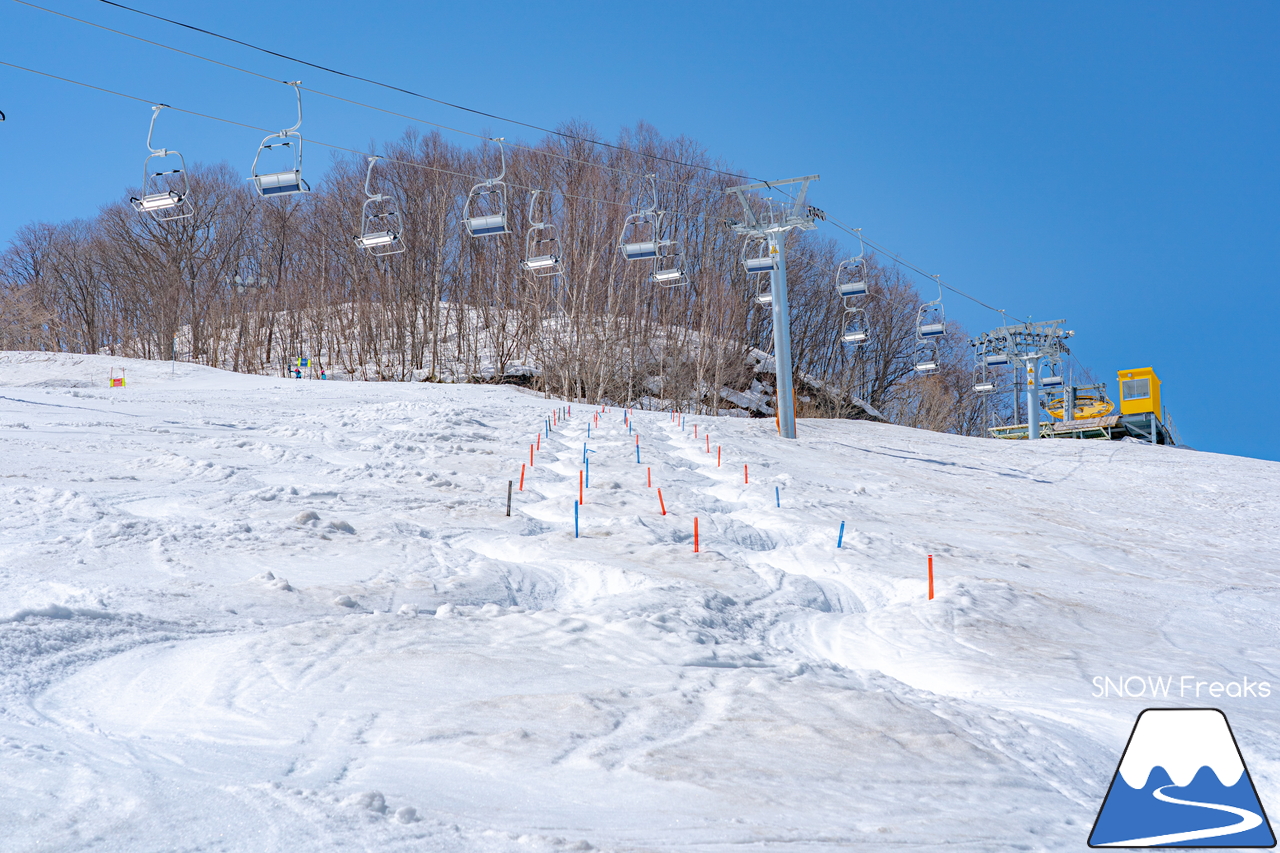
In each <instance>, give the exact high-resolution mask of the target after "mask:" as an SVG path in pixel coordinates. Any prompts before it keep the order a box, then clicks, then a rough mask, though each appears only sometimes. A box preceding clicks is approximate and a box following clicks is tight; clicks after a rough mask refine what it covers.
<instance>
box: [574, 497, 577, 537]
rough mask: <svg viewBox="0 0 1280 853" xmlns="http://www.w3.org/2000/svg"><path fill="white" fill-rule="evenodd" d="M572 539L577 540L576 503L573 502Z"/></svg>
mask: <svg viewBox="0 0 1280 853" xmlns="http://www.w3.org/2000/svg"><path fill="white" fill-rule="evenodd" d="M573 538H574V539H577V538H578V502H577V501H574V502H573Z"/></svg>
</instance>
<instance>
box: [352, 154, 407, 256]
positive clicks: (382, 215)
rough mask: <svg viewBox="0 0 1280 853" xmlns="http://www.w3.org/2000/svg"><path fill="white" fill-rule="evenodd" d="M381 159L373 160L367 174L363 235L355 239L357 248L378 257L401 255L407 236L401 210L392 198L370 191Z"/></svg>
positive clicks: (361, 210) (361, 224) (362, 214)
mask: <svg viewBox="0 0 1280 853" xmlns="http://www.w3.org/2000/svg"><path fill="white" fill-rule="evenodd" d="M381 159H382V158H381V157H370V158H369V169H368V171H366V172H365V174H364V194H365V200H364V205H363V206H362V207H361V208H360V233H359V234H357V235H356V237H355V241H356V245H357V246H359V247H360V248H361V249H364V250H365V251H366V252H368V253H369V254H370V255H373V256H374V257H382V256H383V255H398V254H400V253H401V252H403V251H404V243H403V242H402V241H401V239H400V236H401V234H403V233H404V224H403V222H402V220H401V219H400V211H399V210H397V209H396V208H395V207H394V206H393V205H394V202H393V200H392V198H391V197H390V196H386V195H383V194H382V193H375V192H373V190H372V189H370V182H371V181H372V180H373V166H374V164H375V163H377V162H378V161H379V160H381Z"/></svg>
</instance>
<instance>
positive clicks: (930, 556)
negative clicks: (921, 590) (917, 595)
mask: <svg viewBox="0 0 1280 853" xmlns="http://www.w3.org/2000/svg"><path fill="white" fill-rule="evenodd" d="M929 600H930V601H933V555H932V554H930V555H929Z"/></svg>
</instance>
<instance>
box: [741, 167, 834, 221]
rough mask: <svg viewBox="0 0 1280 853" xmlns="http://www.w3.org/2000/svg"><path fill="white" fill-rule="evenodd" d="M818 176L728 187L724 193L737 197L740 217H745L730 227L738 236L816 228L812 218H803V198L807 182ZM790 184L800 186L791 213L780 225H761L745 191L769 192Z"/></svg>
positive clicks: (816, 178)
mask: <svg viewBox="0 0 1280 853" xmlns="http://www.w3.org/2000/svg"><path fill="white" fill-rule="evenodd" d="M819 178H820V176H819V175H805V176H804V177H803V178H787V179H786V180H784V181H761V182H760V183H757V184H747V185H745V186H741V187H729V188H728V189H727V190H725V192H727V193H733V194H734V195H735V196H737V197H738V201H739V202H740V203H741V204H742V215H743V216H744V217H746V221H745V222H731V223H730V226H731V227H732V228H733V230H734V231H737V232H738V233H739V234H754V233H763V232H766V231H771V230H782V231H785V230H787V229H788V228H803V229H805V230H808V229H810V228H814V227H816V226H815V225H814V224H813V217H812V216H805V215H804V213H805V206H804V198H805V195H806V194H808V192H809V182H810V181H816V180H819ZM791 184H800V185H801V186H800V192H799V193H797V194H796V197H795V203H794V204H793V205H791V213H790V214H789V215H788V216H787V218H786V219H784V220H783V221H782V222H781V223H776V224H775V223H768V224H765V223H762V222H760V220H759V219H758V218H757V217H756V215H755V212H754V211H753V210H752V209H751V203H750V202H749V201H748V200H747V197H746V196H745V195H743V193H745V192H746V191H747V190H771V189H774V188H775V187H785V186H789V185H791Z"/></svg>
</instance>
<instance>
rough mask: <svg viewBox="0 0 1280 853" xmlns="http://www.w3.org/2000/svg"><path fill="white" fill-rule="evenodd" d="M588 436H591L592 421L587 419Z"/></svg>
mask: <svg viewBox="0 0 1280 853" xmlns="http://www.w3.org/2000/svg"><path fill="white" fill-rule="evenodd" d="M587 438H591V421H587Z"/></svg>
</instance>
